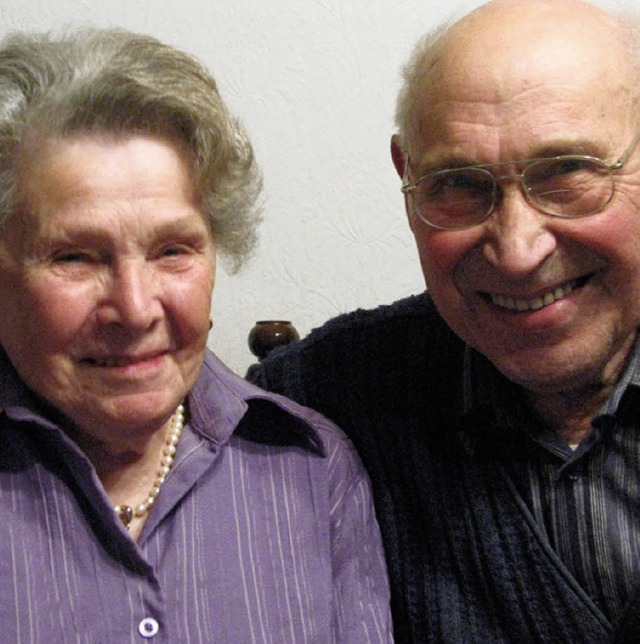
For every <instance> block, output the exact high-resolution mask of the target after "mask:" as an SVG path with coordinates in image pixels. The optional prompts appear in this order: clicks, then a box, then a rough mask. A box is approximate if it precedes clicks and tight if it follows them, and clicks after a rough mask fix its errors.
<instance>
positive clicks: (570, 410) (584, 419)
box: [528, 385, 614, 445]
mask: <svg viewBox="0 0 640 644" xmlns="http://www.w3.org/2000/svg"><path fill="white" fill-rule="evenodd" d="M613 388H614V385H602V386H599V387H590V388H588V389H586V390H572V391H566V392H561V393H531V392H529V394H528V398H529V403H530V404H531V406H532V407H533V409H534V410H535V411H536V412H537V413H538V414H539V415H540V417H541V418H542V419H543V420H544V421H545V422H546V423H548V425H549V426H550V427H551V428H552V429H554V430H555V431H557V432H558V434H559V435H560V436H562V438H563V439H564V440H565V441H566V442H567V443H568V444H569V445H577V444H578V443H579V442H580V441H581V440H582V439H583V438H584V437H585V436H586V434H587V432H588V431H589V429H590V427H591V421H592V419H593V417H594V416H595V415H596V414H597V413H598V410H599V409H600V408H601V407H602V405H603V404H604V403H605V401H606V400H607V399H608V398H609V396H610V395H611V392H612V391H613Z"/></svg>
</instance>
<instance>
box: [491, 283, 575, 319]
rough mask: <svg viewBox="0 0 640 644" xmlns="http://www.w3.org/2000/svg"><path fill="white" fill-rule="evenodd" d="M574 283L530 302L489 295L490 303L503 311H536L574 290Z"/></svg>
mask: <svg viewBox="0 0 640 644" xmlns="http://www.w3.org/2000/svg"><path fill="white" fill-rule="evenodd" d="M575 285H576V282H570V283H568V284H565V285H564V286H559V287H558V288H556V289H554V290H553V291H549V292H548V293H545V294H544V295H540V296H539V297H535V298H533V299H532V300H523V299H520V298H515V297H507V296H505V295H491V296H490V297H491V301H492V302H493V303H494V304H495V305H496V306H500V307H502V308H503V309H508V310H509V311H519V312H522V311H538V310H539V309H542V308H544V307H545V306H549V304H553V303H554V302H555V301H556V300H559V299H561V298H563V297H566V296H567V295H569V293H571V291H573V289H574V288H575Z"/></svg>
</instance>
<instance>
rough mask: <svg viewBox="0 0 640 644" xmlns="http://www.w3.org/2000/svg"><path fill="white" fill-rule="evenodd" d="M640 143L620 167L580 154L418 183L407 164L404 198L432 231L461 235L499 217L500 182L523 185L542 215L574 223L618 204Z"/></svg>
mask: <svg viewBox="0 0 640 644" xmlns="http://www.w3.org/2000/svg"><path fill="white" fill-rule="evenodd" d="M638 141H640V133H638V134H636V136H635V137H634V139H633V141H632V142H631V145H630V146H629V147H628V148H627V150H626V152H624V154H623V155H622V156H621V157H620V158H619V159H618V160H617V161H616V162H615V163H608V162H607V161H603V160H602V159H598V158H597V157H591V156H584V155H579V154H574V155H563V156H556V157H548V158H542V159H528V160H524V161H508V162H502V163H487V164H480V165H471V166H465V167H462V168H445V169H443V170H435V171H433V172H428V173H427V174H425V175H423V176H422V177H420V178H419V179H418V180H417V181H416V182H415V183H410V182H409V178H408V168H409V165H410V161H409V157H408V156H407V158H406V160H405V170H404V176H403V178H402V188H401V190H402V192H403V193H404V194H405V195H408V196H409V199H410V204H409V206H410V208H411V209H412V210H413V212H414V213H415V214H416V215H417V216H418V217H419V218H420V219H421V220H422V221H423V222H424V223H425V224H427V225H429V226H431V227H433V228H437V229H439V230H460V229H463V228H470V227H472V226H476V225H478V224H481V223H482V222H483V221H484V220H485V219H487V218H488V217H489V215H490V214H491V213H492V212H493V209H494V207H495V205H496V201H497V200H498V198H499V196H500V194H501V189H500V187H499V185H498V181H504V180H514V179H515V180H517V179H519V180H520V183H521V185H522V190H523V192H524V195H525V197H526V199H527V201H529V203H530V204H531V205H532V206H534V207H535V208H537V209H538V210H540V211H541V212H543V213H545V214H547V215H552V216H554V217H563V218H567V219H570V218H572V217H586V216H587V215H593V214H595V213H597V212H600V211H601V210H602V209H603V208H604V207H605V206H606V205H607V204H608V203H609V202H610V201H611V199H612V198H613V193H614V181H613V173H614V172H616V171H618V170H620V169H621V168H622V167H623V166H624V165H625V163H627V161H628V160H629V158H630V157H631V155H632V154H633V151H634V150H635V148H636V146H637V145H638ZM514 164H516V165H517V164H519V165H522V164H525V165H524V168H523V170H522V172H521V173H519V174H505V175H495V174H493V173H492V172H491V170H490V169H493V168H500V167H501V166H505V165H514Z"/></svg>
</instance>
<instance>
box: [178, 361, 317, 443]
mask: <svg viewBox="0 0 640 644" xmlns="http://www.w3.org/2000/svg"><path fill="white" fill-rule="evenodd" d="M189 410H190V412H191V425H192V428H193V429H194V431H196V432H198V433H200V434H201V435H203V436H204V437H206V438H208V439H209V440H211V441H212V442H214V443H217V444H223V443H225V442H226V441H228V440H229V438H230V437H231V435H232V434H235V435H237V436H242V437H243V438H246V439H247V440H250V441H252V442H256V443H263V444H268V445H274V446H292V447H293V446H295V447H302V448H304V449H307V450H309V451H312V452H315V453H318V454H321V455H324V444H323V441H322V439H321V437H320V435H319V433H318V432H317V431H316V429H315V427H314V422H313V420H312V418H311V416H312V414H313V412H311V411H310V410H308V409H306V408H304V407H301V406H299V405H297V404H296V403H294V402H292V401H290V400H288V399H286V398H283V397H282V396H278V395H276V394H272V393H268V392H266V391H263V390H262V389H259V388H258V387H256V386H255V385H252V384H251V383H249V382H247V381H246V380H243V379H242V378H240V377H239V376H237V375H236V374H235V373H233V372H232V371H231V370H229V369H228V368H227V367H226V366H225V365H224V364H223V363H222V362H221V361H220V360H219V359H218V358H217V357H216V356H215V355H214V354H213V353H211V352H210V351H207V354H206V357H205V362H204V364H203V366H202V370H201V373H200V376H199V377H198V380H197V382H196V384H195V385H194V387H193V389H192V390H191V392H190V393H189Z"/></svg>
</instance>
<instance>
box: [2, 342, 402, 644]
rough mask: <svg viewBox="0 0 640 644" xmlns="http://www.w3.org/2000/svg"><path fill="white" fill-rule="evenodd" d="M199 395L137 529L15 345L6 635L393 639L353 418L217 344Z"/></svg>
mask: <svg viewBox="0 0 640 644" xmlns="http://www.w3.org/2000/svg"><path fill="white" fill-rule="evenodd" d="M188 407H189V411H190V419H189V422H188V424H187V425H186V426H185V429H184V432H183V435H182V439H181V441H180V443H179V446H178V453H177V455H176V460H175V463H174V466H173V469H172V470H171V472H170V474H169V476H168V477H167V479H166V481H165V483H164V485H163V486H162V491H161V492H160V495H159V496H158V498H157V500H156V505H155V506H154V508H153V509H152V510H151V512H150V514H149V517H148V519H147V522H146V524H145V527H144V531H143V533H142V535H141V536H140V539H139V541H138V543H135V542H134V541H133V540H132V539H131V538H130V537H129V535H128V533H127V532H126V530H125V529H124V528H123V526H122V525H121V523H120V521H119V519H118V518H117V517H116V514H115V512H114V511H113V508H112V505H111V503H110V501H109V499H108V497H107V496H106V494H105V492H104V490H103V488H102V486H101V484H100V482H99V481H98V479H97V476H96V473H95V470H94V468H93V466H92V465H91V463H90V462H89V461H88V460H87V459H86V458H85V456H84V455H83V454H82V452H80V450H79V449H78V448H77V447H76V445H75V444H74V443H73V442H72V441H71V440H70V439H69V438H68V437H67V435H66V434H65V433H64V432H63V431H61V429H60V427H59V425H58V424H57V422H56V416H55V414H54V413H52V412H51V411H50V410H49V411H47V410H46V409H45V408H44V407H43V405H42V404H41V403H39V402H38V401H37V400H36V399H35V397H33V396H32V394H31V393H30V392H29V391H28V390H27V389H26V388H25V387H24V385H23V384H22V383H21V381H20V380H19V378H18V377H17V375H16V373H15V371H14V370H13V368H12V367H11V365H10V364H9V363H8V361H7V360H6V358H5V357H4V356H0V411H1V413H0V436H1V437H2V439H1V444H2V445H3V448H2V450H1V452H0V571H1V572H0V593H1V594H0V596H1V597H2V601H1V602H0V623H1V627H0V633H1V636H0V639H1V641H2V642H6V643H9V642H43V643H44V642H46V643H47V644H50V643H51V642H87V643H89V642H90V643H91V644H96V643H100V642H104V643H105V644H106V643H109V644H113V643H114V642H118V644H121V643H126V642H144V641H147V640H148V641H152V642H154V643H155V642H171V643H175V642H189V643H190V644H192V643H196V642H207V643H215V642H222V643H227V642H228V643H233V644H244V643H253V642H256V643H262V642H272V643H273V644H283V643H285V642H291V643H295V644H302V643H305V642H309V643H311V642H313V643H319V644H327V643H330V642H350V643H353V644H366V643H368V642H391V641H392V638H391V634H390V631H391V625H390V623H391V622H390V616H389V591H388V584H387V577H386V572H385V565H384V555H383V551H382V546H381V541H380V534H379V529H378V525H377V523H376V520H375V515H374V510H373V506H372V501H371V497H370V490H369V481H368V478H367V476H366V474H365V472H364V470H363V467H362V465H361V463H360V461H359V459H358V458H357V456H356V454H355V452H354V449H353V447H352V446H351V444H350V443H349V441H348V440H347V439H346V438H345V436H344V435H343V434H342V432H340V431H339V430H338V429H337V428H336V427H335V426H334V425H332V424H331V423H330V422H329V421H328V420H326V419H325V418H323V417H322V416H320V415H319V414H317V413H315V412H313V411H310V410H308V409H305V408H303V407H300V406H298V405H296V404H295V403H292V402H290V401H287V400H285V399H283V398H280V397H278V396H275V395H272V394H268V393H266V392H263V391H262V390H260V389H257V388H255V387H253V386H252V385H250V384H248V383H246V382H244V381H243V380H242V379H241V378H239V377H238V376H236V375H235V374H233V373H231V372H230V371H229V370H227V369H226V368H225V367H224V366H223V365H222V364H221V363H220V361H219V360H218V359H217V358H215V357H214V356H213V355H212V354H208V355H207V357H206V361H205V364H204V366H203V368H202V372H201V374H200V377H199V379H198V382H197V383H196V385H195V387H194V389H193V390H192V392H191V393H190V395H189V398H188ZM57 420H60V419H59V418H58V419H57Z"/></svg>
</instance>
